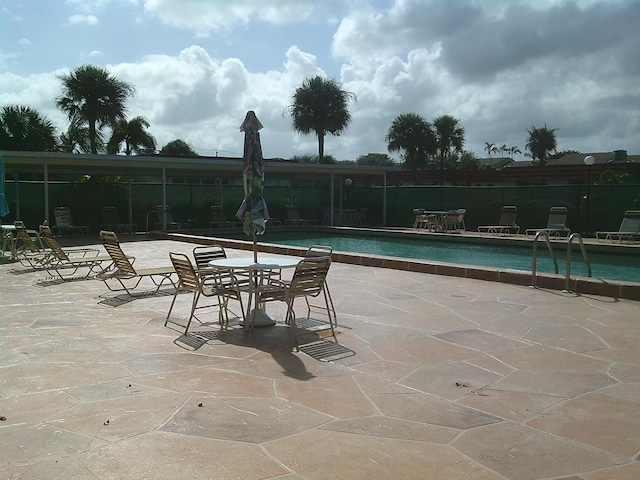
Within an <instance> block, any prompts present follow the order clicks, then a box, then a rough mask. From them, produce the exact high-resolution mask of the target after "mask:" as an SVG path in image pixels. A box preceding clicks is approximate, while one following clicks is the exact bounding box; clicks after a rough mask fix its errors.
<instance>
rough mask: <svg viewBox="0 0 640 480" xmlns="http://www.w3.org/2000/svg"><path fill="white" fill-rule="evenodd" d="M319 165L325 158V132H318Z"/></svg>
mask: <svg viewBox="0 0 640 480" xmlns="http://www.w3.org/2000/svg"><path fill="white" fill-rule="evenodd" d="M316 133H317V134H318V163H322V159H323V158H324V132H321V131H318V132H316Z"/></svg>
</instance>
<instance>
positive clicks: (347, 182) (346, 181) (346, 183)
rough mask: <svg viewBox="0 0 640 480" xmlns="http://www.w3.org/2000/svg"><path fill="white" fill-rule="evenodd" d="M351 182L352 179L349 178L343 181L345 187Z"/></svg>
mask: <svg viewBox="0 0 640 480" xmlns="http://www.w3.org/2000/svg"><path fill="white" fill-rule="evenodd" d="M352 183H353V181H352V180H351V179H350V178H347V179H346V180H345V181H344V184H345V185H346V186H347V187H350V186H351V184H352Z"/></svg>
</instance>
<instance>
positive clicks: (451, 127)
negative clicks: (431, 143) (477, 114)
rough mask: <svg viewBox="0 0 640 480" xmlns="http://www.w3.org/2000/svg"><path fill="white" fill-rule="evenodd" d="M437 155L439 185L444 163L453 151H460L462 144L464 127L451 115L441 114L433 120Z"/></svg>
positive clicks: (441, 181)
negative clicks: (438, 159) (438, 161)
mask: <svg viewBox="0 0 640 480" xmlns="http://www.w3.org/2000/svg"><path fill="white" fill-rule="evenodd" d="M433 129H434V133H435V136H436V145H437V148H438V156H439V158H440V185H444V165H445V163H447V162H448V160H450V158H451V155H452V154H453V153H460V152H462V147H463V146H464V128H462V127H461V126H460V120H458V119H457V118H454V117H452V116H451V115H442V116H441V117H438V118H436V119H435V120H434V121H433Z"/></svg>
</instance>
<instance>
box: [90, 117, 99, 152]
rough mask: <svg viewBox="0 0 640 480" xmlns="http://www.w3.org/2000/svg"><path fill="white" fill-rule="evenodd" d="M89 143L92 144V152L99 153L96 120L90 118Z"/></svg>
mask: <svg viewBox="0 0 640 480" xmlns="http://www.w3.org/2000/svg"><path fill="white" fill-rule="evenodd" d="M89 143H90V144H91V153H93V154H97V153H98V145H97V143H96V122H95V121H93V120H89Z"/></svg>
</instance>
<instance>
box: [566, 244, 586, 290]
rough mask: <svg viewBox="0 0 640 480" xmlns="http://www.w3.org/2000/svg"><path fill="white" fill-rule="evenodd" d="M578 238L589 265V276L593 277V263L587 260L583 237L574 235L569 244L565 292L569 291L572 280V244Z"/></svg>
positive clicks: (584, 257)
mask: <svg viewBox="0 0 640 480" xmlns="http://www.w3.org/2000/svg"><path fill="white" fill-rule="evenodd" d="M574 238H577V239H578V241H579V242H580V250H581V251H582V258H583V259H584V263H585V264H586V265H587V276H588V277H591V263H589V259H588V258H587V251H586V250H585V248H584V243H583V241H582V236H581V235H580V234H579V233H572V234H571V236H570V237H569V240H568V242H567V278H566V284H565V290H566V291H568V292H569V291H571V290H569V283H570V280H571V251H572V249H571V244H572V243H573V239H574Z"/></svg>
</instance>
